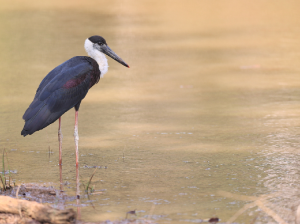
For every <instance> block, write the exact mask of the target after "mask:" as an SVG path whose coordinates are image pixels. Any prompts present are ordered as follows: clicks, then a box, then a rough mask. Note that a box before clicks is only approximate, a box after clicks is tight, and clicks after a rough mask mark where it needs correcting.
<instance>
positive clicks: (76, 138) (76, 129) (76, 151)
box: [74, 110, 79, 166]
mask: <svg viewBox="0 0 300 224" xmlns="http://www.w3.org/2000/svg"><path fill="white" fill-rule="evenodd" d="M78 140H79V136H78V111H77V110H76V111H75V128H74V141H75V154H76V166H78Z"/></svg>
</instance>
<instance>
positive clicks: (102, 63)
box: [84, 39, 108, 78]
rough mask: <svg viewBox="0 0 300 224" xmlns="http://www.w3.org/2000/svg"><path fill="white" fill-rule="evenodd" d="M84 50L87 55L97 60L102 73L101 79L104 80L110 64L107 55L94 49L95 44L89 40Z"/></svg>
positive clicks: (86, 41)
mask: <svg viewBox="0 0 300 224" xmlns="http://www.w3.org/2000/svg"><path fill="white" fill-rule="evenodd" d="M84 48H85V51H86V53H87V54H88V55H89V56H90V57H91V58H93V59H95V60H96V61H97V63H98V65H99V69H100V72H101V75H100V77H101V78H102V77H103V76H104V74H105V73H106V72H107V71H108V63H107V58H106V57H105V54H103V53H102V52H100V51H98V50H97V49H95V48H94V44H93V43H92V42H91V41H90V40H89V39H86V40H85V43H84Z"/></svg>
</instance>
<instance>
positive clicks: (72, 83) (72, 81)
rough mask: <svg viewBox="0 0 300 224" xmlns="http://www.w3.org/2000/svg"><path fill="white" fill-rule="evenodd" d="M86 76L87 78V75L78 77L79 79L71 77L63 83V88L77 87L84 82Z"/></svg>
mask: <svg viewBox="0 0 300 224" xmlns="http://www.w3.org/2000/svg"><path fill="white" fill-rule="evenodd" d="M85 78H86V75H84V76H81V77H80V78H77V79H70V80H68V81H67V82H66V83H65V84H64V85H63V88H65V89H70V88H73V87H76V86H78V85H79V84H80V83H82V82H83V81H84V80H85Z"/></svg>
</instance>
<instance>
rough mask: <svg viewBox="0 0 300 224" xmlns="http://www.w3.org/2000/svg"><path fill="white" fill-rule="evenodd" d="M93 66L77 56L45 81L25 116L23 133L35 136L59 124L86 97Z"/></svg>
mask: <svg viewBox="0 0 300 224" xmlns="http://www.w3.org/2000/svg"><path fill="white" fill-rule="evenodd" d="M92 72H93V66H92V65H91V64H90V63H89V61H88V60H84V59H83V58H82V57H74V58H71V59H70V60H68V61H66V62H64V63H63V64H61V65H59V66H58V67H56V68H55V69H54V70H52V71H51V72H50V73H49V74H48V75H47V76H46V77H45V78H44V79H43V81H42V82H41V84H40V86H39V88H38V89H37V92H36V95H35V97H34V100H33V102H32V103H31V104H30V106H29V108H28V109H27V110H26V112H25V114H24V115H23V119H24V120H25V125H24V128H23V130H22V132H21V134H22V135H23V136H26V135H28V134H29V135H31V134H33V133H34V132H35V131H38V130H41V129H43V128H45V127H47V126H48V125H50V124H52V123H53V122H54V121H56V120H57V119H58V118H59V117H60V116H62V115H63V114H64V113H65V112H67V111H68V110H69V109H71V108H72V107H74V106H75V105H77V104H80V102H81V100H82V99H83V98H84V97H85V96H86V94H87V92H88V90H89V87H90V84H91V73H92Z"/></svg>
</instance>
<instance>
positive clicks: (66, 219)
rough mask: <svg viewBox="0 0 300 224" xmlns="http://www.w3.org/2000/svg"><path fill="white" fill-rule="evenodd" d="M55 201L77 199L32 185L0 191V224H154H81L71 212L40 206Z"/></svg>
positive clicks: (147, 222) (114, 223) (108, 223)
mask: <svg viewBox="0 0 300 224" xmlns="http://www.w3.org/2000/svg"><path fill="white" fill-rule="evenodd" d="M57 200H63V201H72V200H76V197H70V196H68V195H66V193H65V192H64V191H61V190H57V189H55V188H54V187H45V186H39V185H35V184H28V185H21V186H16V187H8V188H7V190H6V191H1V192H0V224H2V223H3V224H4V223H10V224H41V223H44V224H45V223H49V224H72V223H77V224H100V223H101V224H102V223H105V224H127V223H140V224H153V223H154V222H153V221H150V220H144V219H132V218H131V219H124V220H120V221H109V220H107V221H104V222H97V223H91V222H84V221H79V220H77V218H78V217H77V213H76V212H75V211H74V210H73V209H72V208H68V209H61V210H60V209H56V208H52V207H51V206H49V205H46V204H43V203H53V202H55V201H57Z"/></svg>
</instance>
